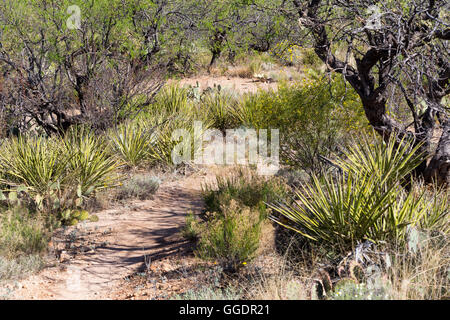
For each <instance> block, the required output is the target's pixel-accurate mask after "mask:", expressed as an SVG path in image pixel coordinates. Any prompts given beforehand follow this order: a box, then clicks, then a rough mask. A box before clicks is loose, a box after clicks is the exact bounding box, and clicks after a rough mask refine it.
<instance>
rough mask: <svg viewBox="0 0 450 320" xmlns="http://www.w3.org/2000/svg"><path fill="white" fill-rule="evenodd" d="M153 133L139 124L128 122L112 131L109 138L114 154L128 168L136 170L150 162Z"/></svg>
mask: <svg viewBox="0 0 450 320" xmlns="http://www.w3.org/2000/svg"><path fill="white" fill-rule="evenodd" d="M152 133H153V132H152V131H150V130H148V128H147V127H145V126H143V125H142V124H140V123H138V122H131V121H129V122H127V123H125V124H122V125H120V126H119V127H118V128H117V129H115V130H111V131H110V134H109V137H110V139H111V142H112V148H113V151H114V153H115V154H116V155H117V156H118V157H119V159H120V160H121V161H123V162H125V163H126V164H127V165H128V167H131V168H136V167H139V166H141V165H143V164H144V163H146V162H148V160H149V148H150V145H151V143H152V139H153V136H152Z"/></svg>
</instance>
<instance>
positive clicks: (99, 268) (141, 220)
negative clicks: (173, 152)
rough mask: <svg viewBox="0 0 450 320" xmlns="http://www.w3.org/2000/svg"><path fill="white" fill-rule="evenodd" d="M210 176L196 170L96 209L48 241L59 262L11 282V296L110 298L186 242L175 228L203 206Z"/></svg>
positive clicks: (186, 244)
mask: <svg viewBox="0 0 450 320" xmlns="http://www.w3.org/2000/svg"><path fill="white" fill-rule="evenodd" d="M213 177H214V176H213V175H212V174H211V173H208V174H206V173H205V172H204V171H200V172H196V173H194V174H192V175H190V176H183V177H181V178H178V179H175V180H174V181H168V182H163V183H162V184H161V186H160V188H159V190H158V191H157V192H156V194H155V195H154V198H153V200H146V201H135V202H134V203H133V205H132V206H128V208H127V207H123V208H120V209H117V208H115V209H109V210H104V211H102V212H98V213H96V214H97V215H98V216H99V218H100V219H99V221H98V222H95V223H93V222H89V223H86V224H85V225H79V226H77V227H70V228H69V229H67V230H64V231H61V233H64V234H63V235H59V238H58V236H55V239H53V243H52V246H54V247H55V251H56V252H59V255H60V258H59V261H58V262H57V263H55V265H54V266H52V267H48V268H46V269H44V270H43V271H42V272H40V273H39V274H36V275H33V276H31V277H29V278H28V279H25V280H23V281H21V282H20V283H19V284H17V283H16V285H15V288H14V291H13V294H12V297H11V298H12V299H52V300H53V299H55V300H67V299H77V300H84V299H89V300H92V299H108V298H110V293H111V292H113V291H117V286H119V285H120V283H121V281H122V280H123V279H124V278H125V277H127V276H130V275H132V274H135V273H136V272H137V271H139V270H142V269H143V268H144V269H145V268H146V267H148V266H150V265H151V264H152V263H153V262H155V261H158V260H161V259H164V258H167V257H168V256H170V255H172V254H174V253H176V252H179V251H181V250H183V247H185V246H189V243H187V242H186V241H185V240H183V238H182V237H181V235H180V228H181V227H182V226H183V225H184V223H185V217H186V214H187V213H188V212H189V211H193V212H199V211H201V210H202V208H203V202H202V198H201V193H200V191H201V186H202V183H204V182H207V181H208V180H209V181H212V180H211V179H212V178H213ZM71 236H73V238H74V239H73V242H70V243H69V244H68V242H67V239H68V238H70V237H71ZM62 239H64V241H63V240H62ZM75 239H76V240H75ZM61 246H63V248H61Z"/></svg>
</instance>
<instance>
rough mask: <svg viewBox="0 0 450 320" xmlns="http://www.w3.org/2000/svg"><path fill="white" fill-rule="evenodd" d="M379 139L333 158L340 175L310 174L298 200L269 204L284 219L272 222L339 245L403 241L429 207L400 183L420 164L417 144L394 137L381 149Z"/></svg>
mask: <svg viewBox="0 0 450 320" xmlns="http://www.w3.org/2000/svg"><path fill="white" fill-rule="evenodd" d="M377 143H378V144H384V143H382V142H377ZM377 143H374V144H371V143H369V142H367V141H366V140H363V142H360V143H356V144H355V145H354V147H352V148H351V149H350V151H349V152H348V153H347V154H348V158H346V159H340V160H338V161H337V162H338V163H339V164H340V165H341V167H342V168H343V170H344V174H343V175H339V176H338V177H337V178H334V177H333V176H332V175H330V174H327V175H325V176H324V177H323V178H318V177H316V176H313V179H312V182H311V183H310V184H309V183H306V184H303V185H302V186H301V187H300V188H299V189H298V190H297V191H296V193H295V194H296V204H292V205H289V204H282V203H279V204H276V205H271V206H270V207H272V208H273V209H274V210H275V211H276V212H277V213H278V214H280V215H281V216H284V217H285V218H287V220H288V222H287V223H284V222H281V220H280V219H279V218H277V217H272V218H273V220H274V221H276V222H278V223H280V224H282V225H284V226H286V227H288V228H290V229H293V230H295V231H297V232H299V233H300V234H302V235H303V236H305V237H307V238H309V239H312V240H315V241H319V240H320V241H322V242H325V243H328V244H330V245H333V246H336V245H341V246H342V247H343V248H348V247H352V246H354V245H355V244H356V243H357V242H359V241H363V240H366V239H369V240H372V241H375V242H377V241H381V240H397V241H399V242H401V241H403V240H404V239H405V230H406V226H408V225H415V224H418V223H420V221H421V220H422V219H423V217H424V216H425V215H426V214H427V211H428V210H429V208H430V206H429V203H427V202H426V201H425V198H424V195H423V192H422V193H419V194H417V193H415V192H408V191H406V190H405V189H403V187H402V186H401V185H400V181H402V180H404V179H406V178H407V176H408V175H409V174H410V173H411V172H412V171H413V170H414V168H415V167H416V166H417V165H418V163H420V159H421V158H422V156H421V155H420V154H418V153H417V151H418V148H419V147H420V146H416V147H412V146H411V144H409V143H408V142H407V141H406V140H401V141H399V142H398V141H397V140H396V139H395V138H394V137H392V138H391V139H390V141H389V142H388V143H387V145H386V146H385V147H380V146H379V145H378V144H377ZM355 155H358V156H355Z"/></svg>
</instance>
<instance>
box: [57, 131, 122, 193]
mask: <svg viewBox="0 0 450 320" xmlns="http://www.w3.org/2000/svg"><path fill="white" fill-rule="evenodd" d="M63 142H64V146H65V149H66V153H69V152H71V157H70V159H69V169H70V171H71V172H72V174H73V178H74V180H75V183H74V184H76V185H77V186H78V190H77V192H78V193H79V194H78V196H89V195H90V194H92V193H93V192H94V191H97V190H101V189H105V188H107V187H112V186H114V185H115V183H116V182H117V181H116V180H117V178H116V177H115V176H114V172H115V170H116V169H117V168H118V167H119V162H118V161H116V160H115V159H114V158H113V157H112V156H111V155H110V152H109V150H108V146H107V143H106V142H105V139H104V138H103V137H99V136H96V135H94V133H93V132H92V131H91V130H89V129H87V128H83V127H73V128H71V129H70V131H69V133H68V134H67V135H66V137H65V139H64V141H63Z"/></svg>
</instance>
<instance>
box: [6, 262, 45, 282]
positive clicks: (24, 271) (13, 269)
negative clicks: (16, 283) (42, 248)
mask: <svg viewBox="0 0 450 320" xmlns="http://www.w3.org/2000/svg"><path fill="white" fill-rule="evenodd" d="M44 266H45V262H44V259H43V258H42V257H41V256H40V255H26V256H20V257H17V258H14V259H6V258H4V257H2V256H0V285H1V282H2V281H7V280H17V279H22V278H24V277H26V276H27V275H30V274H33V273H36V272H38V271H39V270H41V269H42V268H43V267H44Z"/></svg>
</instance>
